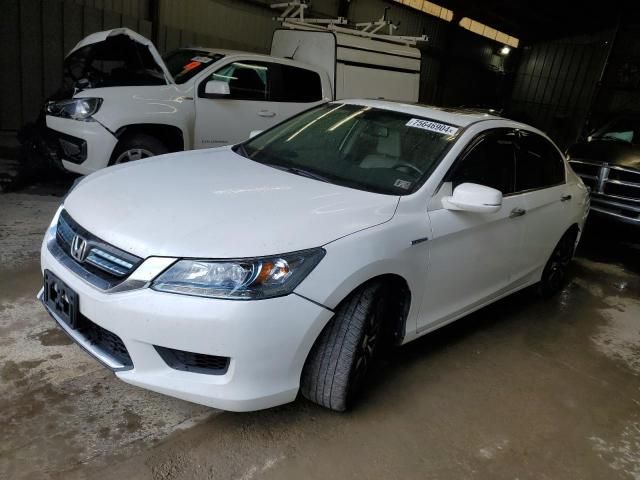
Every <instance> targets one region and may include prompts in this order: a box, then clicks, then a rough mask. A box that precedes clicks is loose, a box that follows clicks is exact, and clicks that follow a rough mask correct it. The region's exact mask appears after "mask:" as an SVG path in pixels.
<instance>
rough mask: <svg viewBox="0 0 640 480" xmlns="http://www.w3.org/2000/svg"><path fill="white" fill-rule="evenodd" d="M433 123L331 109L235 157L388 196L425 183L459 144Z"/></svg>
mask: <svg viewBox="0 0 640 480" xmlns="http://www.w3.org/2000/svg"><path fill="white" fill-rule="evenodd" d="M457 131H458V128H457V127H456V126H454V125H449V124H445V123H442V122H437V121H435V120H430V119H425V118H422V117H415V116H413V115H408V114H405V113H400V112H396V111H391V110H384V109H379V108H373V107H369V106H362V105H352V104H340V103H330V104H325V105H322V106H320V107H317V108H314V109H312V110H309V111H307V112H304V113H302V114H300V115H298V116H297V117H293V118H292V119H290V120H288V121H286V122H284V123H281V124H280V125H278V126H276V127H274V128H272V129H270V130H268V131H266V132H265V133H263V134H261V135H259V136H257V137H255V138H253V139H251V140H249V141H247V142H245V143H243V144H241V145H238V146H237V147H236V148H235V151H236V152H237V153H239V154H241V155H244V156H246V157H247V158H250V159H252V160H255V161H257V162H260V163H264V164H267V165H270V166H273V167H275V168H280V169H282V170H286V171H289V172H291V173H294V174H298V175H303V176H309V177H312V178H315V179H318V180H323V181H327V182H330V183H335V184H338V185H343V186H346V187H351V188H356V189H359V190H366V191H371V192H376V193H383V194H388V195H407V194H409V193H412V192H414V191H415V190H416V189H417V188H419V187H420V185H422V183H424V181H425V180H426V178H427V177H428V176H429V174H430V173H431V172H432V171H433V169H434V168H435V167H436V165H437V164H438V163H439V162H440V160H441V159H442V158H443V157H444V155H445V153H446V152H447V151H448V149H449V148H450V147H451V146H452V145H453V143H454V142H455V141H456V139H457V138H458V135H457Z"/></svg>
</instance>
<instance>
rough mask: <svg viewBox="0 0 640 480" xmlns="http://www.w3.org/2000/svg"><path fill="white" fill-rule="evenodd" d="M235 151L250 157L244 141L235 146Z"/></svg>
mask: <svg viewBox="0 0 640 480" xmlns="http://www.w3.org/2000/svg"><path fill="white" fill-rule="evenodd" d="M233 151H234V152H236V153H237V154H239V155H242V156H243V157H245V158H250V157H249V154H248V153H247V149H246V148H245V146H244V144H243V143H239V144H237V145H236V146H235V147H233Z"/></svg>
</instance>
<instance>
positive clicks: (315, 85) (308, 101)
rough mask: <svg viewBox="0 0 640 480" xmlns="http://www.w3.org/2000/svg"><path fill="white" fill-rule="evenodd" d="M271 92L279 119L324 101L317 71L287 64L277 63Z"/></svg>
mask: <svg viewBox="0 0 640 480" xmlns="http://www.w3.org/2000/svg"><path fill="white" fill-rule="evenodd" d="M271 93H272V98H273V100H274V101H276V102H278V103H279V105H278V108H279V111H280V119H279V121H283V120H285V119H287V118H289V117H291V116H293V115H296V114H297V113H300V112H302V111H303V110H306V109H308V108H311V107H313V106H316V105H319V104H321V103H323V102H324V101H325V99H324V95H323V92H322V80H321V79H320V74H319V73H318V72H316V71H315V70H310V69H308V68H301V67H297V66H293V65H287V64H279V65H278V68H277V70H276V74H275V76H274V82H273V90H272V92H271Z"/></svg>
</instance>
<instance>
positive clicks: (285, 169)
mask: <svg viewBox="0 0 640 480" xmlns="http://www.w3.org/2000/svg"><path fill="white" fill-rule="evenodd" d="M260 163H262V164H263V165H267V166H268V167H273V168H277V169H278V170H282V171H283V172H289V173H293V174H294V175H300V176H301V177H307V178H313V179H314V180H319V181H321V182H326V183H332V182H331V180H329V179H328V178H327V177H324V176H322V175H320V174H319V173H315V172H311V171H309V170H305V169H304V168H299V167H292V166H290V165H282V164H281V163H269V162H260Z"/></svg>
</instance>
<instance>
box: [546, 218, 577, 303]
mask: <svg viewBox="0 0 640 480" xmlns="http://www.w3.org/2000/svg"><path fill="white" fill-rule="evenodd" d="M576 239H577V233H576V232H575V230H569V231H568V232H567V233H565V234H564V235H563V236H562V238H561V239H560V241H559V242H558V245H556V248H555V249H554V250H553V253H552V254H551V257H550V258H549V260H548V261H547V264H546V265H545V267H544V270H543V272H542V278H541V279H540V283H539V284H538V293H539V294H540V295H542V296H543V297H549V296H552V295H554V294H556V293H558V292H559V291H560V290H562V287H564V284H565V281H566V278H567V270H568V268H569V263H571V259H572V258H573V253H574V251H575V246H576Z"/></svg>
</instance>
